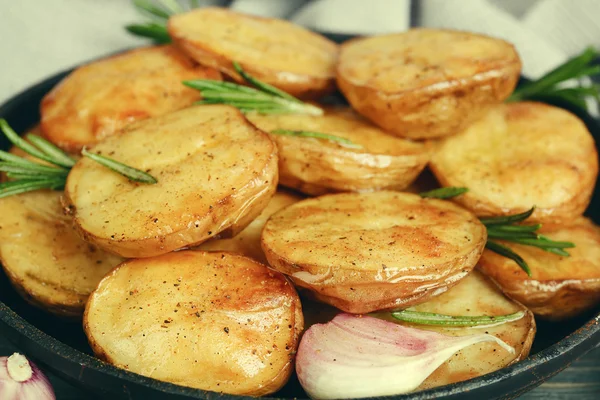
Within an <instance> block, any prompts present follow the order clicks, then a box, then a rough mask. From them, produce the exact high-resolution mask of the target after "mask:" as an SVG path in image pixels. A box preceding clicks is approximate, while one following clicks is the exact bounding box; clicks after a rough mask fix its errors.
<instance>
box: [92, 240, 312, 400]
mask: <svg viewBox="0 0 600 400" xmlns="http://www.w3.org/2000/svg"><path fill="white" fill-rule="evenodd" d="M301 311H302V310H301V306H300V299H299V298H298V295H297V294H296V291H295V289H294V287H293V286H292V285H291V284H290V283H289V282H288V281H287V280H286V279H285V277H284V276H283V275H282V274H280V273H278V272H275V271H272V270H270V269H268V268H267V267H265V266H264V265H262V264H259V263H257V262H255V261H253V260H251V259H249V258H247V257H243V256H239V255H233V254H229V253H219V252H215V253H212V252H200V251H181V252H175V253H170V254H165V255H163V256H160V257H154V258H147V259H138V260H130V261H127V262H125V263H123V264H121V265H120V266H119V267H118V268H116V269H115V270H113V272H112V273H110V274H109V275H107V277H106V278H105V279H103V280H102V282H101V283H100V284H99V286H98V289H97V290H96V291H95V292H94V293H93V294H92V296H91V297H90V301H89V303H88V306H87V308H86V313H85V318H84V328H85V332H86V334H87V336H88V339H89V341H90V344H91V346H92V348H93V349H94V351H95V352H96V354H97V355H98V356H99V357H101V358H103V359H105V360H107V361H108V362H110V363H112V364H115V365H117V366H119V367H121V368H125V369H128V370H130V371H134V372H137V373H139V374H141V375H144V376H149V377H152V378H155V379H159V380H164V381H168V382H173V383H176V384H179V385H184V386H191V387H196V388H200V389H206V390H213V391H218V392H225V393H231V394H246V395H262V394H267V393H271V392H273V391H275V390H277V389H278V388H279V387H281V386H282V385H283V384H284V383H285V381H286V380H287V378H288V377H289V374H290V373H291V369H292V364H293V354H294V353H295V351H296V348H297V345H298V336H299V334H300V332H301V331H302V328H303V319H302V312H301Z"/></svg>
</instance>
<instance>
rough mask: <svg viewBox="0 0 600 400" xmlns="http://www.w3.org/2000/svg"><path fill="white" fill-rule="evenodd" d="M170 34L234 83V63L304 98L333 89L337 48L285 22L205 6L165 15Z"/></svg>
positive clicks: (199, 59)
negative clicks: (168, 17) (167, 19)
mask: <svg viewBox="0 0 600 400" xmlns="http://www.w3.org/2000/svg"><path fill="white" fill-rule="evenodd" d="M168 29H169V35H170V36H171V38H172V39H173V42H174V43H175V44H176V45H177V46H179V47H180V48H181V49H182V51H184V52H185V53H186V54H188V55H189V56H190V57H192V58H193V59H194V60H196V61H197V62H199V63H200V64H202V65H205V66H207V67H210V68H214V69H217V70H219V71H221V72H222V73H223V74H225V75H227V76H228V77H230V78H232V79H233V80H235V81H236V82H241V83H243V82H244V79H243V78H242V77H241V76H240V75H239V74H238V73H237V72H236V71H235V69H234V68H233V64H232V62H233V61H236V62H238V63H239V64H240V65H241V66H242V68H243V69H244V70H245V71H246V72H248V73H249V74H251V75H252V76H254V77H255V78H257V79H259V80H261V81H263V82H266V83H268V84H270V85H273V86H275V87H277V88H279V89H281V90H283V91H285V92H287V93H290V94H291V95H293V96H296V97H300V98H303V99H310V98H318V97H320V96H323V95H325V94H327V93H330V92H332V91H333V90H334V89H335V63H336V60H337V53H338V46H337V45H336V44H335V43H334V42H332V41H330V40H329V39H327V38H325V37H323V36H321V35H319V34H317V33H314V32H311V31H309V30H307V29H305V28H303V27H301V26H298V25H294V24H292V23H289V22H287V21H284V20H280V19H274V18H263V17H257V16H252V15H246V14H242V13H238V12H235V11H231V10H227V9H223V8H212V7H204V8H199V9H195V10H192V11H189V12H186V13H181V14H177V15H175V16H173V17H171V18H170V19H169V23H168Z"/></svg>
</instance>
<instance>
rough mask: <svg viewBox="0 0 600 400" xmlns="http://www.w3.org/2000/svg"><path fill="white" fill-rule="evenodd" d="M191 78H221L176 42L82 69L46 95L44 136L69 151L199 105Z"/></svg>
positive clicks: (197, 94) (42, 122)
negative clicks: (187, 84)
mask: <svg viewBox="0 0 600 400" xmlns="http://www.w3.org/2000/svg"><path fill="white" fill-rule="evenodd" d="M186 79H213V80H221V75H220V73H219V72H218V71H216V70H214V69H210V68H206V67H201V66H199V65H197V64H196V63H195V62H193V61H191V60H190V59H188V58H187V57H186V56H185V55H184V54H182V53H181V52H180V51H179V50H177V49H176V48H175V47H174V46H172V45H166V46H154V47H145V48H141V49H135V50H130V51H126V52H124V53H122V54H118V55H116V56H113V57H108V58H105V59H102V60H99V61H94V62H91V63H89V64H87V65H84V66H82V67H79V68H77V69H76V70H75V71H73V72H72V73H71V74H69V75H68V76H67V77H66V78H65V79H63V80H62V81H61V82H60V83H59V84H58V85H57V86H56V87H54V88H53V89H52V90H51V91H50V92H49V93H48V94H47V95H46V96H45V97H44V99H43V100H42V104H41V108H40V111H41V119H42V120H41V125H42V131H43V133H44V136H45V137H46V138H47V139H48V140H50V141H52V142H53V143H55V144H56V145H57V146H59V147H61V148H63V149H64V150H67V151H72V152H77V151H79V150H81V148H83V147H84V146H89V145H93V144H95V143H97V142H98V141H100V140H102V139H103V138H105V137H107V136H111V135H113V134H115V133H117V132H118V131H119V129H121V128H123V127H124V126H126V125H127V124H129V123H131V122H133V121H137V120H142V119H146V118H149V117H153V116H158V115H162V114H166V113H169V112H171V111H175V110H178V109H181V108H184V107H187V106H189V105H191V104H193V103H194V102H195V101H197V100H199V99H200V95H199V92H198V91H196V90H193V89H190V88H187V87H185V86H184V85H182V84H181V81H183V80H186Z"/></svg>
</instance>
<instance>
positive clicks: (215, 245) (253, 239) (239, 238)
mask: <svg viewBox="0 0 600 400" xmlns="http://www.w3.org/2000/svg"><path fill="white" fill-rule="evenodd" d="M300 200H302V197H300V196H299V195H297V194H293V193H291V192H288V191H285V190H281V189H280V190H278V191H277V192H276V193H275V195H274V196H273V197H272V198H271V200H270V201H269V204H268V205H267V207H266V208H265V209H264V210H263V212H262V213H260V215H259V216H258V217H256V218H255V219H254V221H252V222H251V223H250V225H248V226H247V227H246V228H245V229H244V230H243V231H241V232H240V233H238V234H237V235H235V236H234V237H232V238H229V239H219V238H215V239H212V240H209V241H207V242H204V243H202V244H201V245H200V246H198V247H197V248H196V249H197V250H204V251H218V250H220V251H229V252H233V253H240V254H243V255H245V256H247V257H250V258H252V259H254V260H256V261H260V262H261V263H263V264H266V263H267V259H266V258H265V254H264V253H263V251H262V249H261V247H260V234H261V232H262V230H263V227H264V226H265V223H266V222H267V220H268V219H269V217H270V216H271V215H273V214H275V213H276V212H277V211H279V210H281V209H282V208H285V207H287V206H289V205H291V204H294V203H296V202H298V201H300Z"/></svg>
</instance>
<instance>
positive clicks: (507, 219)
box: [479, 207, 535, 226]
mask: <svg viewBox="0 0 600 400" xmlns="http://www.w3.org/2000/svg"><path fill="white" fill-rule="evenodd" d="M534 210H535V207H531V208H530V209H529V210H527V211H525V212H523V213H520V214H515V215H507V216H503V217H490V218H480V219H479V220H480V221H481V223H483V224H484V225H486V226H488V225H507V224H513V223H515V222H521V221H525V220H526V219H527V218H529V217H531V214H533V211H534Z"/></svg>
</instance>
